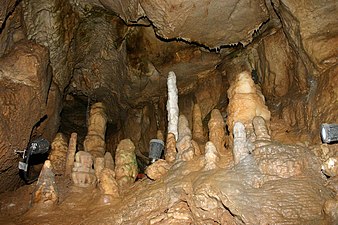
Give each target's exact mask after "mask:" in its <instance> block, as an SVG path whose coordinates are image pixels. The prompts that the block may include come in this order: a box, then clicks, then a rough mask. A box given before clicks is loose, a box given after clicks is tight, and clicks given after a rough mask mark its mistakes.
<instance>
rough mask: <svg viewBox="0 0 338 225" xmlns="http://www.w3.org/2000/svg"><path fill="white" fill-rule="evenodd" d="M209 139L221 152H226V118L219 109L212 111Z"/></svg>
mask: <svg viewBox="0 0 338 225" xmlns="http://www.w3.org/2000/svg"><path fill="white" fill-rule="evenodd" d="M208 127H209V141H211V142H212V143H213V144H214V145H215V147H216V149H217V151H218V152H219V153H220V154H223V153H224V152H225V147H224V144H225V130H224V127H225V126H224V120H223V117H222V114H221V112H220V111H219V110H218V109H214V110H212V111H211V118H210V120H209V123H208Z"/></svg>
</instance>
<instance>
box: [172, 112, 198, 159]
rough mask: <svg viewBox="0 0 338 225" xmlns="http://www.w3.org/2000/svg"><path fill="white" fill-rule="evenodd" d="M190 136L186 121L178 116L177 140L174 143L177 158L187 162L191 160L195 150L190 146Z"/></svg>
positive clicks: (181, 116) (182, 116)
mask: <svg viewBox="0 0 338 225" xmlns="http://www.w3.org/2000/svg"><path fill="white" fill-rule="evenodd" d="M191 138H192V135H191V130H190V128H189V124H188V120H187V118H186V117H185V116H184V115H180V116H179V120H178V140H177V143H176V148H177V152H178V154H177V158H178V159H181V160H184V161H189V160H191V159H193V157H194V154H195V150H194V146H193V145H192V139H191Z"/></svg>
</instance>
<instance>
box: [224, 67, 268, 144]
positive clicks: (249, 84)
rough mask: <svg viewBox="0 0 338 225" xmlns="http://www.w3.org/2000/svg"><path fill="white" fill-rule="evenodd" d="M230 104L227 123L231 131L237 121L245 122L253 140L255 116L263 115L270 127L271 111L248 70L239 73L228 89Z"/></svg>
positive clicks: (249, 137)
mask: <svg viewBox="0 0 338 225" xmlns="http://www.w3.org/2000/svg"><path fill="white" fill-rule="evenodd" d="M228 98H229V105H228V108H227V112H228V118H227V125H228V129H229V131H230V132H232V131H233V127H234V124H235V122H241V123H243V124H244V126H245V128H246V130H247V133H248V134H249V136H248V139H250V140H251V141H253V140H252V138H251V137H252V136H254V134H253V125H252V120H253V118H254V117H255V116H261V117H263V118H264V119H265V121H266V122H267V126H268V127H269V122H270V116H271V115H270V111H269V110H268V107H267V106H266V105H265V99H264V96H263V94H262V93H261V91H260V90H259V88H257V87H256V85H255V83H254V81H253V80H252V77H251V74H250V72H248V71H244V72H242V73H239V74H238V75H237V76H236V79H235V80H234V81H233V82H232V83H231V84H230V88H229V89H228ZM232 141H233V134H232V133H231V135H230V143H229V144H230V146H232Z"/></svg>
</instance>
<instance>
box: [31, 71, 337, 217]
mask: <svg viewBox="0 0 338 225" xmlns="http://www.w3.org/2000/svg"><path fill="white" fill-rule="evenodd" d="M168 93H169V98H168V103H167V110H168V124H169V125H168V134H167V137H166V144H165V152H164V159H158V160H157V161H155V162H154V163H152V164H151V165H149V166H148V167H147V168H146V170H145V173H146V175H147V177H148V178H150V179H152V180H158V179H161V178H163V177H164V176H165V175H166V174H167V172H168V171H169V170H170V168H171V167H173V166H174V165H179V164H180V163H183V162H187V161H191V160H193V159H194V158H195V159H196V158H198V159H202V160H200V161H201V162H202V163H203V164H204V166H203V170H204V171H209V170H214V169H216V168H220V160H221V158H222V157H223V158H224V157H227V158H231V159H230V161H231V163H232V164H233V165H236V164H239V163H241V161H243V160H245V159H246V158H247V157H248V156H249V155H250V154H252V155H253V156H254V157H255V158H256V159H257V165H258V169H259V171H260V172H261V173H262V174H266V175H269V176H271V177H273V176H275V177H280V178H288V177H290V176H293V175H298V174H301V173H302V172H303V171H302V168H304V167H306V166H305V165H306V164H308V163H312V162H311V160H310V159H303V158H302V156H301V153H299V157H298V158H297V154H298V152H297V151H296V150H295V149H294V148H292V147H288V148H285V149H284V150H283V151H284V152H282V153H283V154H280V155H279V156H280V158H273V157H266V156H267V152H271V153H272V154H275V153H278V151H280V148H278V147H274V145H272V144H271V143H272V142H271V138H270V135H269V120H270V112H269V111H268V109H267V107H266V105H265V103H264V97H263V95H262V94H261V93H260V91H259V88H258V87H257V86H256V85H255V84H254V82H253V81H252V79H251V76H250V74H249V73H248V72H243V73H240V74H238V76H237V77H236V79H234V81H233V83H232V84H231V87H230V89H229V90H228V96H229V106H228V111H227V114H228V118H227V126H228V128H229V131H230V138H228V139H227V136H226V133H225V123H224V119H223V117H222V115H221V113H220V111H219V110H218V109H214V110H212V111H211V113H210V116H211V117H210V120H209V123H208V129H209V132H208V134H209V136H208V138H207V137H206V136H205V132H204V130H203V125H202V117H201V111H200V107H199V105H198V104H195V105H194V107H193V114H192V115H193V118H192V123H193V124H192V130H191V129H190V127H189V122H188V119H187V118H186V117H185V116H184V115H182V114H181V115H179V109H178V104H177V101H178V91H177V88H176V77H175V74H174V73H173V72H171V73H170V74H169V78H168ZM106 122H107V118H106V114H105V107H104V105H103V104H102V103H96V104H94V105H93V106H92V108H91V112H90V119H89V126H88V134H87V136H86V138H85V142H84V151H78V152H77V153H76V154H75V152H76V139H77V136H76V134H75V133H74V134H72V135H71V137H70V140H69V143H67V140H66V138H65V137H64V136H63V135H62V134H58V135H57V136H56V137H55V140H54V142H53V143H52V152H51V154H50V161H46V163H45V166H44V168H43V170H42V173H41V175H40V178H39V182H38V184H37V185H38V188H37V191H36V192H35V202H40V203H41V202H48V203H56V202H57V188H56V186H55V182H54V177H53V174H61V175H66V176H71V178H72V180H73V183H74V185H75V186H76V187H82V188H90V187H91V188H94V187H98V188H99V189H100V190H101V191H102V194H104V195H109V196H111V197H119V195H120V192H121V190H124V189H125V188H127V187H128V186H131V185H132V184H133V183H134V182H135V180H136V177H137V174H138V168H137V163H136V156H135V145H134V144H133V142H132V141H131V140H130V139H124V140H122V141H121V142H120V143H119V145H118V146H117V149H116V153H115V161H114V160H113V157H112V155H111V154H110V153H109V152H106V149H105V140H104V137H105V130H106ZM157 138H158V139H163V134H162V133H161V132H158V135H157ZM226 140H229V143H227V145H228V146H230V149H232V151H230V150H228V149H226V148H225V144H226V143H225V142H226ZM320 149H321V151H317V152H319V153H318V154H317V155H318V156H320V157H322V158H323V159H322V162H323V165H322V169H323V171H324V172H325V174H326V175H328V176H332V177H334V176H336V175H337V168H338V167H337V153H335V154H333V153H332V154H329V153H328V152H329V151H328V150H327V151H325V150H326V148H325V146H321V148H320ZM288 151H290V154H293V155H295V157H294V159H292V160H291V159H290V158H289V157H288ZM325 154H326V155H325ZM323 155H324V156H323ZM201 157H202V158H201ZM74 159H75V160H74ZM313 163H315V162H313ZM254 185H257V187H258V186H259V183H257V184H254ZM337 208H338V206H337V202H334V201H333V202H332V201H330V202H327V203H326V205H325V210H326V212H327V213H328V214H332V216H333V217H334V216H337V215H336V214H335V213H334V211H335V210H336V209H337Z"/></svg>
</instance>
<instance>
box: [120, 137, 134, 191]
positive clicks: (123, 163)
mask: <svg viewBox="0 0 338 225" xmlns="http://www.w3.org/2000/svg"><path fill="white" fill-rule="evenodd" d="M115 164H116V165H115V174H116V181H117V183H118V184H119V186H120V187H121V188H124V187H128V186H130V185H131V184H133V183H134V181H135V179H136V177H137V174H138V168H137V162H136V155H135V145H134V143H133V142H132V141H131V140H130V139H124V140H122V141H120V143H119V145H118V146H117V149H116V153H115Z"/></svg>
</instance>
